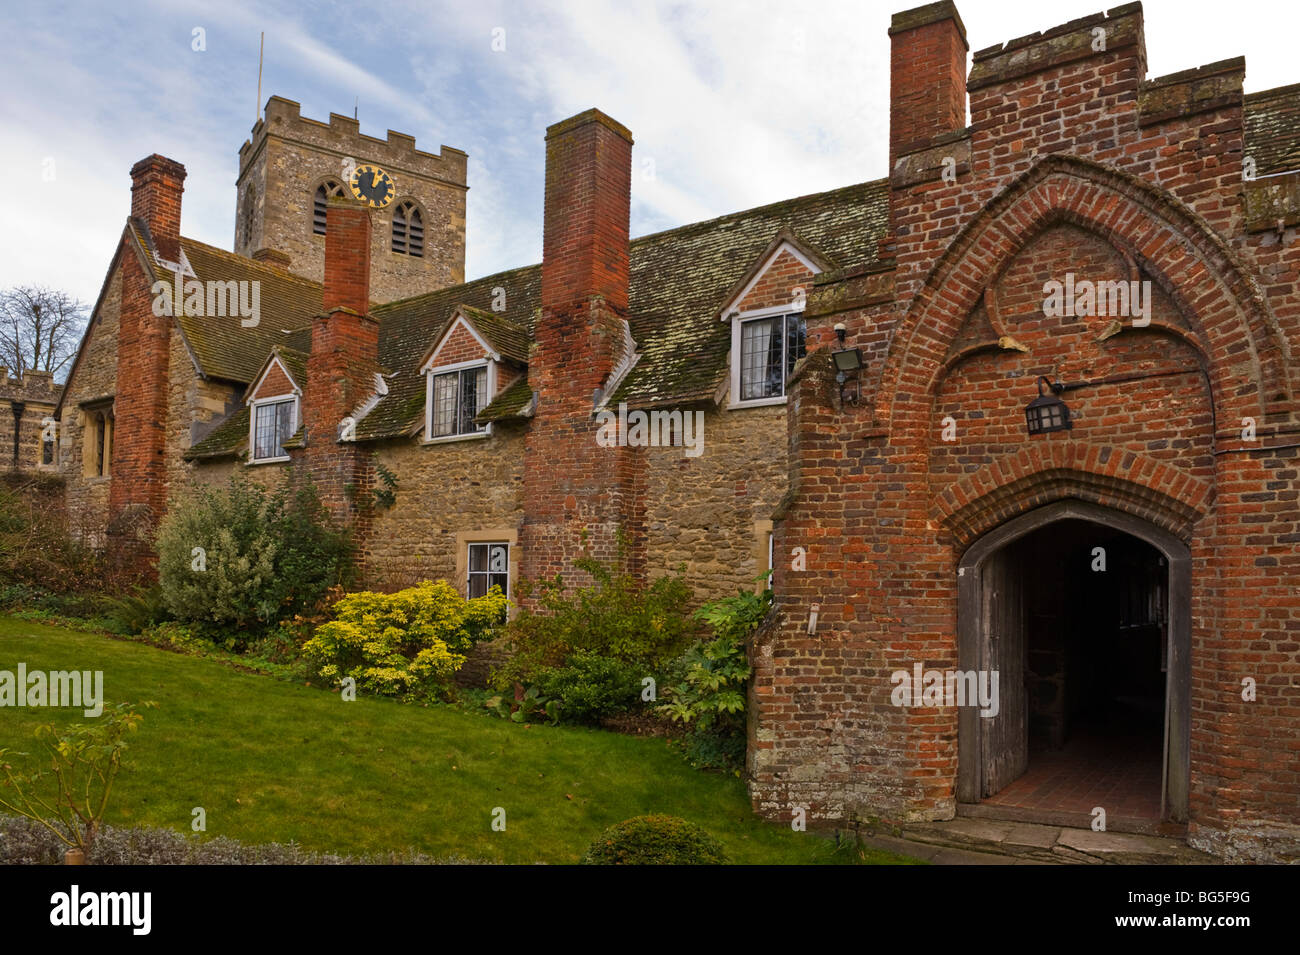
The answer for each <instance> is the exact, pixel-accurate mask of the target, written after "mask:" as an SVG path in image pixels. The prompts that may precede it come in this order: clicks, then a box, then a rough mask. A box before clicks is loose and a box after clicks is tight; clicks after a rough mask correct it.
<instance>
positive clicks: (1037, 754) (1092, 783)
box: [981, 732, 1161, 819]
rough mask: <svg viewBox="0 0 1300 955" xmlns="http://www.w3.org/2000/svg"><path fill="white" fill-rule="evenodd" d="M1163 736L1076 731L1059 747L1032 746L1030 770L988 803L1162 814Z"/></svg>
mask: <svg viewBox="0 0 1300 955" xmlns="http://www.w3.org/2000/svg"><path fill="white" fill-rule="evenodd" d="M1160 759H1161V741H1160V739H1159V738H1158V737H1157V738H1154V739H1153V737H1152V735H1151V734H1144V735H1141V736H1138V735H1124V734H1114V733H1107V734H1102V733H1097V732H1078V733H1076V734H1075V735H1074V736H1073V737H1072V738H1071V739H1070V740H1069V741H1067V742H1066V744H1065V745H1064V746H1063V747H1062V748H1061V749H1058V750H1053V751H1049V750H1034V749H1031V750H1030V752H1029V770H1028V771H1027V772H1026V773H1025V775H1023V776H1021V777H1020V778H1019V779H1017V780H1016V781H1015V782H1013V783H1011V784H1010V785H1008V786H1006V787H1004V788H1003V789H1002V790H1001V791H999V792H997V793H996V794H994V795H992V796H989V797H986V798H985V799H983V800H981V801H982V803H983V804H985V805H990V806H1004V807H1013V808H1017V809H1043V810H1055V811H1066V812H1082V813H1091V812H1092V809H1093V807H1094V806H1101V807H1102V808H1104V809H1105V810H1106V814H1107V815H1108V816H1125V817H1129V818H1138V819H1158V818H1159V816H1160Z"/></svg>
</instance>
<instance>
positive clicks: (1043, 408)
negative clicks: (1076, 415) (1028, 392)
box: [1025, 375, 1073, 434]
mask: <svg viewBox="0 0 1300 955" xmlns="http://www.w3.org/2000/svg"><path fill="white" fill-rule="evenodd" d="M1043 385H1047V387H1048V389H1049V390H1050V391H1051V394H1046V395H1045V394H1043ZM1063 391H1065V385H1063V384H1061V383H1060V382H1059V381H1058V382H1057V383H1056V384H1053V383H1052V382H1050V381H1048V380H1047V378H1046V376H1044V375H1039V376H1038V397H1037V398H1035V399H1034V400H1033V401H1031V402H1029V404H1028V405H1027V406H1026V407H1025V425H1026V426H1027V427H1028V428H1029V433H1030V434H1047V433H1048V432H1049V431H1069V430H1070V428H1071V427H1073V425H1072V424H1071V423H1070V409H1069V408H1068V407H1066V404H1065V402H1064V401H1062V400H1061V399H1060V398H1059V397H1057V396H1058V395H1060V393H1061V392H1063Z"/></svg>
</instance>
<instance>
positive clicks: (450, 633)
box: [303, 580, 507, 702]
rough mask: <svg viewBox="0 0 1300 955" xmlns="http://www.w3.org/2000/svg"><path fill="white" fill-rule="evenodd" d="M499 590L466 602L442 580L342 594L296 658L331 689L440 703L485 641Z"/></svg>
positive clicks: (499, 604) (497, 611) (502, 606)
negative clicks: (339, 686)
mask: <svg viewBox="0 0 1300 955" xmlns="http://www.w3.org/2000/svg"><path fill="white" fill-rule="evenodd" d="M506 607H507V601H506V598H505V597H504V596H503V595H502V594H501V589H500V588H499V587H493V588H492V589H491V590H489V591H488V593H487V594H486V595H485V596H482V597H475V598H474V599H472V600H466V599H465V598H464V597H462V596H461V595H460V592H459V591H457V590H456V588H455V587H453V586H452V585H451V584H449V583H447V581H445V580H438V581H432V580H426V581H424V582H423V583H420V584H418V585H416V586H415V587H408V588H407V589H406V590H399V591H398V592H397V593H395V594H378V593H371V592H369V591H362V592H360V593H355V594H348V595H347V596H346V597H344V598H342V599H341V600H340V601H339V602H338V603H337V604H335V606H334V610H335V613H336V615H337V616H336V619H335V620H333V621H331V622H329V623H325V624H322V625H321V626H320V627H318V628H317V630H316V635H315V636H314V637H312V638H311V639H310V640H308V641H307V642H306V643H305V644H304V645H303V652H304V653H305V654H306V655H307V657H308V659H310V660H312V661H313V662H314V663H315V664H316V665H317V666H318V667H319V672H320V675H321V676H322V677H323V678H324V679H326V680H327V681H329V682H331V683H338V682H339V681H341V680H344V679H348V678H351V679H353V680H355V681H356V686H357V689H361V690H366V691H368V692H371V693H377V694H380V695H383V696H395V697H398V698H399V699H402V700H406V701H412V702H413V701H423V700H429V699H438V698H443V697H446V696H447V695H448V692H449V690H450V688H451V678H452V676H453V675H454V674H455V672H456V671H457V670H459V669H460V668H461V666H462V665H463V664H464V663H465V655H466V654H467V653H468V652H469V651H470V649H471V648H472V647H473V646H474V645H475V644H476V643H478V642H479V641H481V640H485V639H488V638H490V637H491V636H493V627H494V625H495V624H496V623H497V621H499V620H500V619H501V617H502V616H503V615H504V613H505V610H506Z"/></svg>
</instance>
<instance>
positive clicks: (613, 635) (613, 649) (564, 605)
mask: <svg viewBox="0 0 1300 955" xmlns="http://www.w3.org/2000/svg"><path fill="white" fill-rule="evenodd" d="M574 566H575V567H577V568H578V569H579V570H582V571H585V572H586V573H587V574H589V575H590V576H591V578H592V583H591V584H590V585H589V586H586V587H580V588H577V589H575V590H573V591H571V592H566V591H565V587H564V582H563V580H562V578H561V577H559V576H557V577H555V578H553V579H551V580H545V581H541V582H539V583H536V584H534V582H521V583H520V586H519V594H520V596H521V597H530V596H533V595H534V594H535V595H536V604H537V606H536V608H532V607H529V608H524V609H520V611H519V612H518V614H517V615H516V616H515V618H514V619H513V620H512V621H510V623H509V624H507V626H506V637H507V640H508V642H509V644H510V650H511V655H510V657H509V659H508V660H507V662H506V663H505V664H503V665H502V666H500V667H498V668H496V669H495V670H494V671H493V674H492V683H493V685H494V686H495V687H497V688H498V689H502V690H506V689H509V688H511V687H513V686H514V684H515V683H522V684H531V683H534V682H536V680H537V678H538V676H539V675H540V674H541V673H542V672H543V671H544V670H547V669H550V668H556V667H563V666H565V661H566V660H568V659H569V658H570V657H572V656H574V655H575V654H577V653H587V654H592V655H595V656H599V657H605V658H607V659H610V660H616V661H619V662H621V663H624V664H627V665H630V666H632V667H637V668H640V669H641V671H642V672H643V673H648V672H653V671H655V670H656V669H658V667H659V665H660V664H662V663H663V662H665V661H667V660H670V659H672V658H673V657H675V656H676V655H677V654H679V653H680V652H681V651H682V649H683V648H684V647H685V646H686V645H687V644H688V643H690V641H691V640H692V638H694V636H695V634H696V631H697V624H696V623H695V621H693V620H692V619H691V617H690V615H689V614H688V613H687V610H686V608H687V605H688V604H689V602H690V598H691V591H690V588H689V587H688V586H687V584H686V582H685V581H684V580H683V579H682V578H681V577H680V576H674V575H669V576H664V577H660V578H659V579H657V580H655V581H654V582H653V583H651V584H650V585H649V586H643V585H642V584H640V583H639V582H638V581H636V580H635V579H634V578H633V577H631V576H630V575H628V574H616V573H614V572H613V571H612V570H610V569H609V568H608V567H606V566H605V565H604V564H601V563H600V562H599V561H596V560H593V559H590V558H583V559H580V560H577V561H574Z"/></svg>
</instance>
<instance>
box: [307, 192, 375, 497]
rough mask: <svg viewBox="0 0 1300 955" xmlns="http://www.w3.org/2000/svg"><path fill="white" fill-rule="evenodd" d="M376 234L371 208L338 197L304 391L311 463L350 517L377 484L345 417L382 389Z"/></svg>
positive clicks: (324, 489) (328, 228)
mask: <svg viewBox="0 0 1300 955" xmlns="http://www.w3.org/2000/svg"><path fill="white" fill-rule="evenodd" d="M370 234H371V223H370V210H369V208H368V207H366V206H364V205H362V204H361V203H358V202H355V201H353V200H351V199H331V200H330V204H329V208H328V210H327V211H326V214H325V283H324V288H323V290H322V306H323V311H322V312H321V314H320V315H318V316H316V319H315V320H314V321H313V322H312V327H311V355H310V356H309V357H308V359H307V387H306V388H305V389H304V391H305V394H304V396H303V413H302V422H303V424H304V426H305V427H306V449H307V450H306V455H307V464H308V468H309V470H310V471H311V474H312V478H313V480H314V481H315V483H316V486H317V489H318V490H319V491H320V494H321V498H322V500H323V501H324V502H325V503H326V505H327V506H329V508H330V510H331V512H332V513H333V514H334V515H335V516H336V517H338V518H340V519H342V520H345V521H354V520H355V519H356V518H357V517H358V516H359V515H358V511H357V508H356V507H355V506H354V501H356V500H363V499H364V495H365V493H366V491H367V489H368V488H369V487H370V486H371V485H372V484H373V474H372V473H371V468H370V465H369V459H368V458H367V457H366V456H365V455H363V454H362V453H361V448H359V447H358V446H357V445H356V444H355V443H353V442H351V441H350V440H347V437H346V435H345V434H344V433H343V432H344V430H345V429H344V428H343V422H344V419H345V418H347V417H349V416H350V415H352V414H353V413H354V412H355V411H356V410H357V409H358V407H359V406H360V405H361V404H363V403H364V402H365V401H366V399H367V398H369V397H370V396H371V395H372V394H374V392H375V372H376V370H377V369H378V363H379V322H378V321H376V320H375V319H374V318H371V317H370V314H369V312H370ZM349 486H351V487H352V489H353V491H352V493H351V496H349V492H348V488H349ZM360 516H361V517H362V518H363V519H364V515H360Z"/></svg>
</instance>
